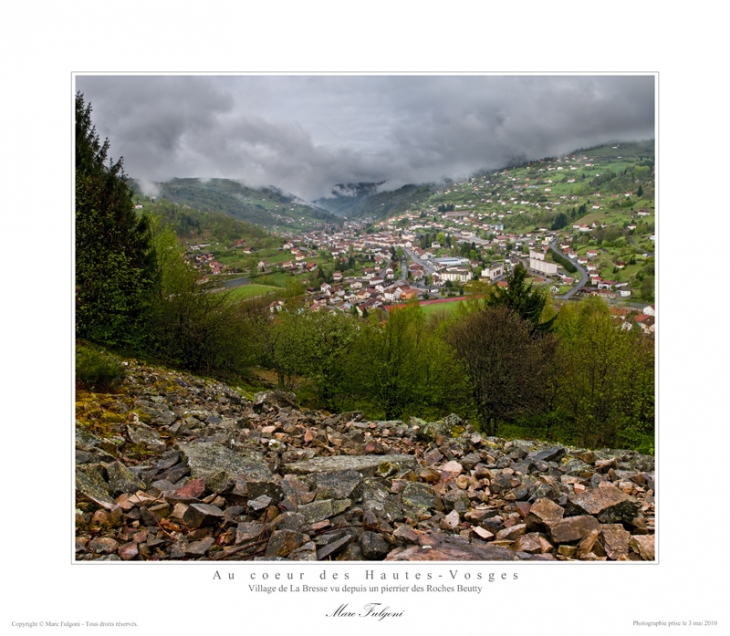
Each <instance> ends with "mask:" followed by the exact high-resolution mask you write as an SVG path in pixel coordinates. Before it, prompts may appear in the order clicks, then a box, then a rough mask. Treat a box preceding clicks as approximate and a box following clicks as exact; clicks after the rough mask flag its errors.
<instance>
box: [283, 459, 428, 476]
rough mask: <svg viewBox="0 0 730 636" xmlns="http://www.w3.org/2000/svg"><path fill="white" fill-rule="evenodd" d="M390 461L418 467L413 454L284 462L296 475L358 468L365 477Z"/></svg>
mask: <svg viewBox="0 0 730 636" xmlns="http://www.w3.org/2000/svg"><path fill="white" fill-rule="evenodd" d="M383 462H389V463H391V464H398V465H400V466H401V467H403V468H416V467H417V466H418V464H417V462H416V458H415V457H413V456H412V455H354V456H353V455H341V456H339V457H316V458H314V459H309V460H307V461H304V462H293V463H290V464H284V467H283V471H284V472H285V473H290V474H294V475H309V474H311V473H325V472H330V471H335V470H356V471H358V472H360V473H362V475H363V476H364V477H372V476H374V475H375V474H376V473H377V471H378V467H379V466H380V464H382V463H383Z"/></svg>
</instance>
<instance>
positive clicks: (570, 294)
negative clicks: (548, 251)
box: [550, 238, 590, 300]
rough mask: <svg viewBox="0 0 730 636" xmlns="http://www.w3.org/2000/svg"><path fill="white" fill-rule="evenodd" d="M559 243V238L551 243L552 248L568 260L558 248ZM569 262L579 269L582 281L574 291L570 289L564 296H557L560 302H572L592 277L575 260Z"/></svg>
mask: <svg viewBox="0 0 730 636" xmlns="http://www.w3.org/2000/svg"><path fill="white" fill-rule="evenodd" d="M557 242H558V239H557V238H555V239H553V242H552V243H550V247H552V248H553V249H554V250H555V251H556V252H557V253H558V254H560V255H561V256H564V257H565V258H568V257H567V256H565V254H563V253H562V252H561V251H560V250H559V249H558V248H557ZM568 260H569V261H570V262H571V263H573V265H575V266H576V268H578V271H579V272H580V281H578V283H577V284H576V285H575V286H574V287H573V288H572V289H569V290H568V291H567V292H565V293H564V294H563V295H562V296H556V297H555V298H558V299H560V300H570V299H571V298H572V297H573V296H574V295H575V294H576V292H577V291H578V290H579V289H583V287H584V286H585V284H586V283H587V282H588V281H589V280H590V277H589V276H588V271H587V270H586V269H585V268H584V267H583V266H582V265H578V263H576V262H575V261H574V260H572V259H570V258H568Z"/></svg>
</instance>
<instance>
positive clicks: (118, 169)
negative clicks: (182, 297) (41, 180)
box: [75, 93, 158, 348]
mask: <svg viewBox="0 0 730 636" xmlns="http://www.w3.org/2000/svg"><path fill="white" fill-rule="evenodd" d="M75 135H76V172H75V187H76V214H75V219H76V335H77V337H79V338H84V339H88V340H93V341H96V342H99V343H103V344H107V345H125V346H133V347H135V348H139V347H140V346H141V341H142V340H143V338H144V328H145V324H146V321H147V319H148V317H149V309H150V302H151V299H152V294H153V291H154V289H155V287H156V285H157V283H158V280H157V279H156V273H157V271H158V269H157V266H156V260H155V254H154V250H153V249H152V247H151V234H150V220H149V217H148V216H146V215H140V216H137V214H136V213H135V210H134V205H133V203H132V190H131V189H130V188H129V186H128V185H127V177H126V175H125V174H124V170H123V167H122V159H119V160H117V161H116V162H114V161H112V159H111V158H110V157H109V156H108V153H109V140H108V139H107V140H105V141H104V142H103V143H102V142H101V141H100V139H99V135H98V133H97V132H96V128H95V127H94V125H93V123H92V121H91V105H90V104H86V103H85V102H84V98H83V95H82V94H81V93H77V94H76V130H75Z"/></svg>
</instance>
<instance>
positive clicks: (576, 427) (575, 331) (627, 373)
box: [555, 298, 654, 452]
mask: <svg viewBox="0 0 730 636" xmlns="http://www.w3.org/2000/svg"><path fill="white" fill-rule="evenodd" d="M555 331H556V333H557V334H558V335H559V337H560V341H559V346H558V350H557V356H556V371H557V373H556V378H557V404H558V406H559V407H560V409H561V410H562V413H563V414H564V416H563V418H562V419H563V421H564V427H565V429H566V432H567V433H568V435H569V436H571V437H572V438H573V439H574V441H575V442H577V443H580V444H582V445H584V446H588V447H592V448H596V447H603V446H608V447H613V448H615V447H616V445H618V444H622V445H624V446H630V447H633V448H637V447H639V446H640V445H641V444H644V451H645V452H646V451H649V450H651V449H650V447H651V446H653V432H654V347H653V340H652V339H651V338H647V337H645V336H643V334H641V333H639V332H637V331H633V330H630V331H625V330H623V329H620V328H619V327H618V326H617V325H616V324H615V322H614V318H613V316H612V315H611V313H610V311H609V308H608V305H606V303H605V302H603V301H602V300H601V299H598V298H589V299H586V300H584V301H581V303H580V304H579V305H578V306H577V307H576V306H573V305H564V306H563V307H562V308H561V310H560V313H559V315H558V319H557V320H556V323H555Z"/></svg>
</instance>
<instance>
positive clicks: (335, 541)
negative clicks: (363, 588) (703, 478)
mask: <svg viewBox="0 0 730 636" xmlns="http://www.w3.org/2000/svg"><path fill="white" fill-rule="evenodd" d="M126 364H127V365H128V375H127V377H126V379H125V380H124V383H123V386H122V388H121V389H120V390H119V391H118V392H117V393H115V394H97V393H91V392H85V391H79V393H78V395H77V403H76V407H77V420H76V559H77V560H84V561H85V560H108V561H115V560H153V561H154V560H249V559H253V560H308V561H313V560H345V561H347V560H367V561H378V560H385V561H424V560H426V561H462V560H467V561H471V560H475V561H484V560H486V561H501V560H513V561H514V560H566V561H569V560H592V561H605V560H611V561H612V560H618V561H627V560H649V561H651V560H654V559H655V554H654V493H655V483H654V459H653V457H649V456H644V455H640V454H638V453H636V452H633V451H625V450H608V449H603V450H595V451H593V450H586V449H577V448H567V447H563V446H551V445H548V444H545V443H540V442H533V441H527V440H511V441H508V440H504V439H499V438H485V437H483V436H482V435H480V434H479V433H478V432H477V431H475V430H474V429H473V428H472V427H471V426H470V425H468V424H466V423H465V422H462V421H461V420H460V419H459V418H458V417H457V416H455V415H450V416H448V417H446V418H444V419H443V420H439V421H437V422H428V423H427V422H424V421H423V420H418V419H416V418H411V419H410V420H409V421H408V422H403V421H388V422H372V421H368V420H366V419H365V418H364V417H363V415H362V413H359V412H355V413H340V414H336V415H330V414H328V413H325V412H319V411H310V410H301V409H300V408H299V407H298V406H297V404H296V401H295V397H294V395H293V394H291V393H281V392H277V391H271V392H265V393H258V394H256V395H255V397H254V399H253V401H248V400H246V399H244V398H242V397H241V395H240V394H239V393H238V392H237V391H235V390H234V389H232V388H230V387H228V386H226V385H224V384H221V383H219V382H214V381H210V380H204V379H201V378H197V377H194V376H191V375H186V374H183V373H179V372H171V371H167V370H163V369H159V368H150V367H146V366H143V365H141V364H138V363H137V362H135V361H129V362H127V363H126Z"/></svg>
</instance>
